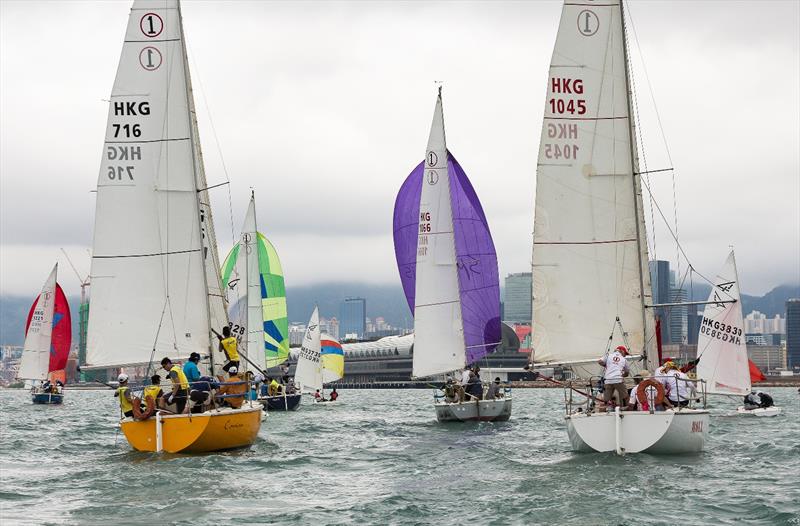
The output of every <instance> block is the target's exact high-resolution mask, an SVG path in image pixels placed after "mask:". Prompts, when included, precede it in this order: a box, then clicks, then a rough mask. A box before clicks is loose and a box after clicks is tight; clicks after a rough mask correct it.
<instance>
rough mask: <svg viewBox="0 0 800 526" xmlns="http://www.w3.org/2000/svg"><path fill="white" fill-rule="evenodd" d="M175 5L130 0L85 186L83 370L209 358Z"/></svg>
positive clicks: (199, 194)
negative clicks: (89, 224) (99, 151)
mask: <svg viewBox="0 0 800 526" xmlns="http://www.w3.org/2000/svg"><path fill="white" fill-rule="evenodd" d="M193 112H194V102H193V100H192V95H191V80H190V78H189V69H188V64H187V61H186V49H185V45H184V40H183V27H182V23H181V14H180V7H179V3H178V1H177V0H152V1H145V0H137V1H136V2H134V5H133V8H132V9H131V14H130V17H129V19H128V27H127V32H126V35H125V42H124V43H123V47H122V54H121V57H120V62H119V68H118V70H117V76H116V79H115V81H114V88H113V90H112V93H111V99H110V103H109V113H108V125H107V128H106V138H105V144H104V147H103V157H102V163H101V169H100V175H99V177H98V183H97V208H96V213H95V232H94V243H93V247H94V252H93V256H92V269H91V278H92V300H91V309H90V311H89V327H88V333H89V334H88V346H87V362H88V363H87V368H98V367H119V366H125V365H140V364H147V363H149V362H150V361H151V360H160V359H161V357H163V356H169V357H170V358H172V359H184V358H186V357H188V356H189V354H190V353H191V352H198V353H201V354H208V353H209V351H210V350H211V351H212V352H214V355H215V362H217V363H220V362H221V361H222V360H221V356H220V355H219V354H218V352H217V351H216V349H215V347H216V345H214V346H213V347H212V345H211V343H212V342H211V339H210V328H211V327H217V328H221V327H222V326H224V325H227V316H226V313H225V306H224V299H223V297H222V291H221V286H220V279H219V274H218V268H219V264H218V257H217V253H216V250H217V249H216V240H215V238H214V231H213V221H212V219H211V213H210V207H209V203H208V195H207V192H206V182H205V175H204V171H203V162H202V156H201V152H200V147H199V138H198V134H197V126H196V121H195V119H194V113H193Z"/></svg>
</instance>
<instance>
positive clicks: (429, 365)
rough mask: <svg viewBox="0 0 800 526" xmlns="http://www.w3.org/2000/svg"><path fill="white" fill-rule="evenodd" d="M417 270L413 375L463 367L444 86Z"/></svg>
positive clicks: (429, 160) (423, 200) (431, 145)
mask: <svg viewBox="0 0 800 526" xmlns="http://www.w3.org/2000/svg"><path fill="white" fill-rule="evenodd" d="M416 275H417V279H416V288H415V305H414V360H413V367H412V376H414V377H415V378H419V377H425V376H430V375H434V374H441V373H444V372H447V371H452V370H454V369H458V368H460V367H463V366H464V360H465V351H464V327H463V324H462V320H461V299H460V295H459V288H458V268H457V266H456V249H455V240H454V237H453V214H452V207H451V202H450V178H449V175H448V159H447V143H446V141H445V133H444V116H443V113H442V94H441V91H440V92H439V95H438V96H437V98H436V108H435V110H434V112H433V123H432V124H431V132H430V137H429V138H428V148H427V152H426V154H425V173H424V176H423V181H422V192H421V194H420V203H419V234H418V238H417V268H416Z"/></svg>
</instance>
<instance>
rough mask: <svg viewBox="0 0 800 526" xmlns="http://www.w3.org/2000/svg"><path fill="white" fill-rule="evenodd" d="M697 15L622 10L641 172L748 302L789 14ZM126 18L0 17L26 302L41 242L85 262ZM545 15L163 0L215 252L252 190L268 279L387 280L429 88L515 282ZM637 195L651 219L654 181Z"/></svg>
mask: <svg viewBox="0 0 800 526" xmlns="http://www.w3.org/2000/svg"><path fill="white" fill-rule="evenodd" d="M719 5H720V4H719V2H691V3H690V2H683V3H674V2H646V3H634V4H633V5H632V6H631V12H632V13H633V16H634V21H635V28H636V31H637V36H638V42H639V44H640V45H641V50H639V49H638V47H637V46H635V43H634V44H633V47H634V49H633V53H632V56H633V59H634V62H635V64H634V66H635V70H634V73H635V78H636V82H637V84H636V86H637V93H638V95H639V108H640V111H641V123H642V131H643V135H644V152H646V156H647V161H648V163H647V165H648V167H650V168H651V169H658V168H665V167H669V166H674V167H675V168H676V172H675V176H676V179H675V181H676V197H677V203H678V207H677V211H678V219H679V227H680V233H681V239H682V240H683V241H684V243H685V246H686V249H687V252H689V254H690V257H691V258H692V260H693V262H694V263H695V265H696V266H697V267H698V268H700V269H702V270H703V271H704V273H705V274H706V275H713V274H714V273H715V272H716V269H717V268H718V267H719V265H720V264H721V262H722V261H723V260H724V257H725V254H726V252H727V246H728V245H729V244H733V245H734V246H735V247H736V249H737V255H738V258H739V262H740V264H739V271H740V274H741V278H742V281H743V288H744V290H745V291H747V292H751V293H756V292H764V291H766V290H767V289H769V288H771V287H772V286H773V285H777V284H779V283H781V282H786V281H796V280H797V279H800V277H798V272H800V271H798V269H799V268H800V255H799V254H800V212H799V211H798V210H800V207H798V200H800V182H799V180H798V177H797V174H798V172H800V158H799V157H800V152H799V151H798V149H799V147H798V144H800V138H799V137H798V130H800V122H798V115H800V108H799V107H798V100H800V87H799V86H798V77H799V74H798V64H799V63H800V50H798V41H797V34H798V31H800V28H798V10H799V9H800V8H799V7H798V4H797V3H796V2H773V3H765V2H760V3H758V4H750V3H744V2H742V3H728V4H726V5H725V8H724V9H720V8H719ZM128 7H129V6H128V5H127V4H125V3H124V2H122V3H117V2H108V3H82V2H58V3H53V2H44V3H37V2H2V3H0V11H1V12H2V17H0V19H1V20H0V68H2V69H0V263H2V267H4V268H2V269H0V276H2V278H3V282H2V284H1V285H2V287H0V288H2V289H3V290H12V289H15V290H16V289H18V291H19V292H23V291H26V292H27V293H33V292H35V291H36V290H38V288H39V287H40V286H41V281H42V280H43V279H44V278H43V277H39V275H38V274H39V273H40V272H39V270H40V269H39V268H38V267H39V266H42V268H49V265H50V264H51V263H50V262H51V261H52V260H53V259H55V258H58V257H59V256H61V254H60V252H59V251H58V247H59V246H62V245H70V246H73V247H75V248H74V250H75V251H76V252H78V253H80V252H81V250H82V248H80V247H86V246H90V245H91V239H92V230H93V226H92V221H93V217H94V195H95V194H93V193H91V190H92V189H93V188H94V186H95V184H96V181H97V175H98V169H99V161H100V153H101V149H102V137H103V133H104V129H105V125H106V112H107V102H104V101H103V99H107V98H108V94H109V93H110V90H111V86H112V83H113V79H114V74H115V72H116V67H117V61H118V60H119V51H120V46H121V43H122V37H123V33H124V28H125V24H126V22H127V14H128ZM560 9H561V6H560V3H559V2H530V3H522V2H485V3H479V2H425V3H421V2H407V3H402V2H401V3H398V2H371V3H366V2H353V3H346V2H342V3H340V2H232V3H226V4H225V9H219V6H218V5H217V4H214V3H211V2H197V3H195V2H186V3H184V4H183V14H184V21H185V26H186V33H187V41H188V46H189V51H190V66H191V69H192V75H193V82H194V90H195V99H196V102H197V106H198V119H199V125H200V134H201V139H202V142H203V151H204V154H205V163H206V172H207V177H208V180H209V184H215V183H219V182H224V181H226V180H227V179H228V178H229V179H230V183H231V184H230V186H229V187H220V188H218V189H215V190H213V191H212V192H213V194H212V199H213V204H214V215H215V221H216V230H217V233H218V238H219V240H220V245H221V251H222V252H224V251H225V250H226V249H227V247H229V246H230V244H231V242H232V238H235V237H236V236H237V235H238V230H239V227H240V225H241V222H242V215H243V213H244V210H245V207H246V203H247V199H248V197H249V189H250V188H251V187H253V188H254V189H255V191H256V197H257V202H258V217H259V226H260V228H261V229H262V230H264V231H265V232H266V233H267V235H268V236H269V237H271V238H272V239H273V240H274V241H275V242H276V244H277V245H278V246H279V249H280V250H281V257H282V258H283V260H284V266H285V267H286V272H287V279H289V277H291V279H292V282H293V283H296V284H302V283H313V282H318V281H319V280H321V279H322V277H323V276H324V277H326V279H327V278H330V279H337V278H338V279H342V280H355V279H366V280H369V281H374V282H395V281H396V279H397V278H396V270H395V268H394V259H393V257H394V256H393V251H392V246H391V216H392V206H393V203H394V197H395V193H396V191H397V189H398V188H399V186H400V184H401V183H402V181H403V179H404V178H405V177H406V175H407V174H408V172H409V171H410V170H411V168H412V167H413V166H414V165H415V164H416V163H417V162H419V160H420V159H421V157H422V156H423V153H424V148H425V142H426V139H427V135H428V127H429V126H430V120H431V114H432V110H433V103H434V94H435V85H434V82H433V81H435V80H442V81H444V86H445V87H444V111H445V121H446V129H447V138H448V145H449V147H450V148H451V150H452V151H453V153H454V154H455V155H456V156H457V157H458V159H459V161H460V162H461V164H462V166H464V168H465V169H466V171H467V173H468V174H469V176H470V178H471V180H472V182H473V184H474V186H475V188H476V190H477V192H478V194H479V195H480V197H481V200H482V202H483V206H484V209H485V211H486V215H487V217H488V219H489V222H490V226H491V228H492V230H493V234H494V237H495V242H496V245H497V251H498V255H499V258H500V267H501V268H500V271H501V275H504V274H505V273H508V272H518V271H524V270H527V269H528V268H529V265H530V255H531V230H532V218H533V202H534V192H535V171H536V154H537V148H538V144H539V134H540V130H541V116H542V109H543V106H544V95H545V82H546V78H547V67H548V63H549V60H550V55H551V53H552V48H553V42H554V39H555V32H556V28H557V24H558V19H559V14H560ZM86 28H91V29H90V30H87V29H86ZM640 51H641V54H642V55H643V57H644V59H645V62H644V63H645V64H646V66H647V73H648V75H649V78H650V81H652V89H653V92H654V94H655V100H656V101H657V104H658V109H659V113H660V117H661V123H662V124H663V130H664V132H665V134H666V136H667V139H668V144H669V147H670V152H671V157H672V164H670V161H669V158H668V157H667V155H666V152H665V149H664V146H663V141H662V139H661V131H660V129H661V128H660V127H659V125H658V120H657V117H656V115H655V113H654V111H653V105H652V102H651V101H650V91H649V88H648V87H647V82H646V79H645V76H644V71H643V69H642V67H641V62H640V55H639V52H640ZM206 102H207V104H206ZM209 110H210V111H209ZM217 140H218V141H219V146H220V147H219V148H218V147H217ZM223 159H224V165H223ZM651 182H652V184H653V188H654V192H655V194H656V196H657V199H658V201H659V203H660V204H661V205H662V206H663V208H664V209H665V212H667V213H668V216H669V218H670V221H672V215H671V214H672V210H673V206H672V176H671V175H670V174H669V173H666V174H654V175H653V176H652V178H651ZM229 192H230V194H229ZM229 196H230V201H229ZM229 203H230V205H229ZM648 215H649V213H648ZM231 217H232V223H233V224H232V225H231ZM232 230H233V234H232ZM655 233H656V238H657V243H656V245H657V248H658V250H657V251H656V255H657V256H659V257H666V258H669V259H674V256H673V254H674V253H675V249H674V244H673V245H672V246H671V247H670V243H669V234H668V233H667V232H666V230H665V229H664V227H663V226H661V225H660V220H658V221H656V228H655ZM316 244H320V245H322V246H324V253H325V256H324V259H321V258H320V256H318V255H315V254H317V253H322V252H323V251H322V250H318V251H316V252H314V250H313V249H314V245H316ZM223 255H224V254H223ZM32 258H42V260H43V262H42V263H41V265H40V263H39V261H38V260H37V261H36V262H34V261H33V259H32ZM765 260H767V261H769V264H765V263H764V262H765ZM321 261H325V264H319V263H320V262H321ZM45 263H46V264H45ZM6 269H9V270H6ZM44 272H45V274H46V271H44ZM12 276H13V278H12Z"/></svg>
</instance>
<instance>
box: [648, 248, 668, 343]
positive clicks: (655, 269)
mask: <svg viewBox="0 0 800 526" xmlns="http://www.w3.org/2000/svg"><path fill="white" fill-rule="evenodd" d="M648 265H649V268H650V287H651V288H652V290H653V303H670V271H669V261H662V260H655V261H650V262H649V263H648ZM653 314H654V315H655V316H656V317H658V318H659V319H660V320H661V342H662V343H663V344H665V345H666V344H668V343H669V341H670V339H669V337H670V324H669V317H668V315H669V310H668V309H667V308H666V307H656V308H655V309H653Z"/></svg>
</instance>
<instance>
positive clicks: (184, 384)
mask: <svg viewBox="0 0 800 526" xmlns="http://www.w3.org/2000/svg"><path fill="white" fill-rule="evenodd" d="M161 367H162V368H163V369H164V370H165V371H167V377H168V378H169V379H170V381H171V382H172V392H171V393H169V394H168V395H167V396H165V397H164V403H165V404H168V405H170V404H175V409H176V412H177V413H179V414H180V413H183V410H184V409H186V400H187V399H188V397H189V380H188V379H187V378H186V374H184V372H183V369H181V366H180V365H173V363H172V360H170V359H169V358H167V357H165V358H164V359H163V360H161Z"/></svg>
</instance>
